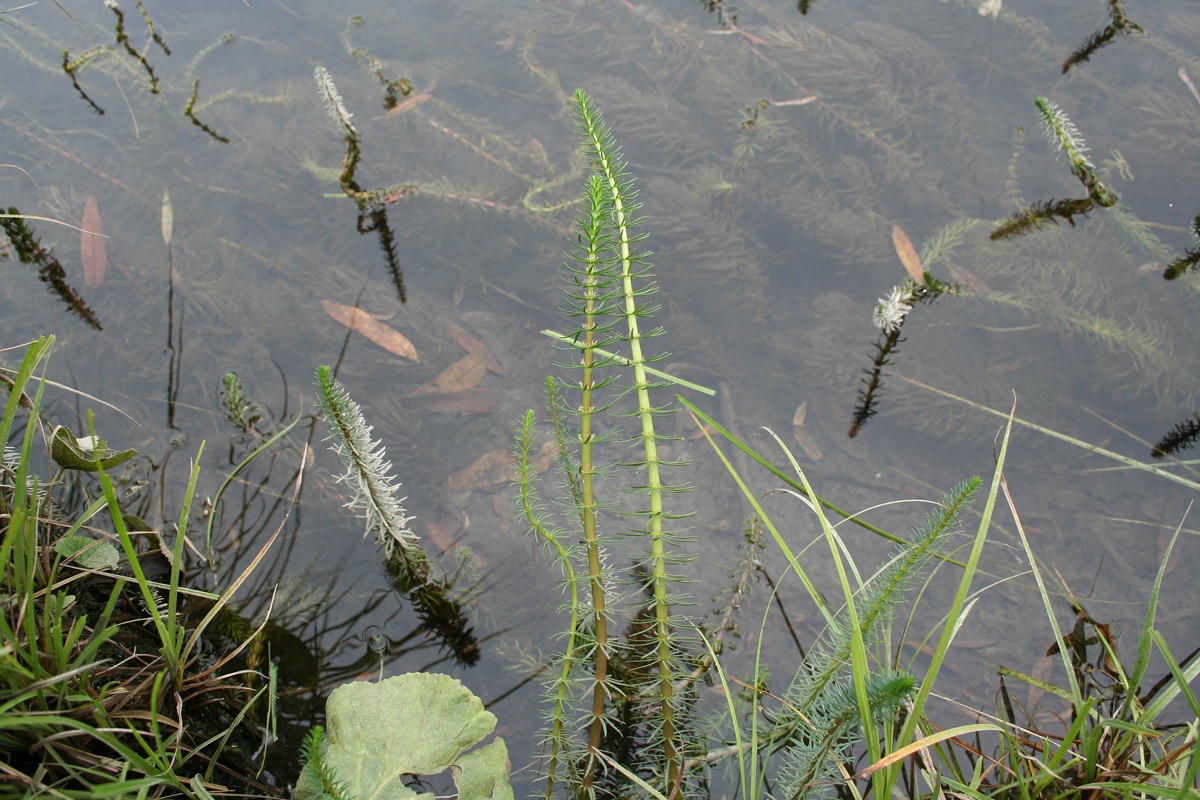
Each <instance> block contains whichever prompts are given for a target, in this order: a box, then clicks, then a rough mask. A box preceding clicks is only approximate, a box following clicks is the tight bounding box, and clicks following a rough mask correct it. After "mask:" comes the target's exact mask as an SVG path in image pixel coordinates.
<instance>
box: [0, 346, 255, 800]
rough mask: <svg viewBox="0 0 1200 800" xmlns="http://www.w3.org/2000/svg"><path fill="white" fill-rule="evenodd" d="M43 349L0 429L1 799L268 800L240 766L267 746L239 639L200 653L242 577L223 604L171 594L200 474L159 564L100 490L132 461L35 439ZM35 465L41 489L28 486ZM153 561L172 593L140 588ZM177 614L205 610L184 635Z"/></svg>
mask: <svg viewBox="0 0 1200 800" xmlns="http://www.w3.org/2000/svg"><path fill="white" fill-rule="evenodd" d="M53 342H54V339H53V337H48V338H42V339H38V340H37V341H35V342H33V343H31V344H30V345H29V346H28V348H27V350H26V354H25V357H24V360H23V361H22V363H21V366H20V368H19V370H18V371H17V372H16V374H15V376H14V377H13V378H12V381H11V383H10V384H9V386H8V395H7V397H8V399H7V403H6V405H5V407H4V416H3V421H2V422H0V442H4V443H5V444H4V458H3V462H2V464H0V522H2V528H0V531H2V538H0V569H3V572H2V574H0V587H2V589H0V591H2V592H3V603H2V607H0V637H2V641H3V645H2V646H0V720H2V721H0V773H2V775H3V777H2V778H0V796H13V797H16V796H30V795H53V796H57V797H97V796H120V795H140V796H144V797H161V796H183V797H206V796H222V795H230V794H238V795H243V796H244V795H245V794H246V793H248V792H249V793H271V787H270V786H269V785H267V784H266V783H264V782H262V781H260V780H259V779H258V777H257V776H258V773H259V772H260V770H261V765H255V764H254V763H253V762H252V761H251V760H250V759H249V758H248V757H247V756H245V755H242V754H241V753H242V751H245V752H253V750H254V749H255V747H257V746H258V745H261V744H264V743H265V741H266V737H267V733H266V731H267V730H268V727H267V726H266V723H267V716H268V707H269V704H268V703H267V702H266V692H267V689H266V685H267V684H266V681H262V682H261V685H260V686H259V687H258V688H255V683H256V681H254V680H251V679H250V676H248V675H246V674H245V673H243V672H241V671H239V670H238V669H237V662H236V661H235V659H236V658H237V656H238V654H239V653H240V652H241V651H242V650H243V649H244V648H246V647H247V646H248V645H250V644H251V641H250V639H247V640H245V641H242V642H239V643H237V645H236V647H234V648H232V649H231V650H226V651H217V652H208V653H206V654H205V655H204V656H203V657H201V656H200V654H199V648H198V644H199V642H200V638H201V637H202V636H203V635H204V632H205V629H206V627H207V626H208V624H209V623H210V622H211V621H212V620H213V619H214V618H215V617H216V616H217V615H218V613H219V612H220V610H221V609H222V608H224V607H225V606H227V604H228V603H229V600H230V598H231V596H232V594H233V592H234V590H236V588H237V587H238V586H239V585H240V584H241V583H242V582H243V581H244V580H245V578H246V577H247V575H248V574H249V572H250V570H252V569H253V565H252V566H251V567H250V568H249V569H247V570H246V571H245V572H243V573H242V575H241V576H240V577H239V578H237V579H236V580H235V581H233V584H232V586H231V587H230V588H229V589H228V590H227V591H226V592H224V593H223V594H221V595H219V596H218V595H213V594H210V593H206V592H199V591H196V590H192V589H188V588H187V587H185V586H182V585H181V573H182V561H183V558H184V552H183V544H184V538H185V535H186V531H187V524H188V517H189V512H190V508H191V498H192V496H193V494H194V491H195V486H196V480H197V477H198V474H199V467H198V466H196V467H193V469H192V470H191V474H190V481H189V485H188V491H187V495H186V499H185V502H184V504H183V508H182V509H181V512H180V516H179V520H178V534H177V535H176V536H175V539H174V542H172V543H171V545H170V547H169V548H168V547H167V545H166V544H165V542H164V541H163V538H160V537H159V535H158V534H156V533H155V532H153V531H150V530H149V526H147V525H146V524H145V523H144V522H143V521H142V520H140V519H138V518H137V517H136V516H133V515H132V514H130V513H128V511H126V510H125V509H123V508H122V504H121V501H120V500H118V497H117V494H116V491H115V489H114V485H113V481H112V480H111V479H110V477H109V475H108V474H107V470H110V469H114V468H116V467H118V466H119V465H120V464H121V463H123V462H124V461H127V460H129V459H130V458H132V457H133V456H134V455H136V453H135V451H133V450H124V451H113V450H110V449H109V448H108V446H107V444H106V443H105V442H104V441H103V440H101V439H99V438H98V437H97V436H96V435H95V432H94V430H89V432H88V433H89V435H88V436H81V437H76V436H75V435H74V434H73V433H72V432H71V431H69V430H68V429H66V428H64V427H61V426H60V427H56V428H54V430H53V432H52V433H50V434H49V435H48V436H47V435H46V434H45V430H46V425H45V420H44V419H43V417H42V416H41V413H40V409H41V401H42V391H43V388H44V385H45V384H44V382H43V381H41V380H40V379H37V378H36V377H35V373H36V372H37V371H38V370H39V369H41V370H44V368H45V364H46V360H47V359H48V357H49V354H50V351H51V348H52V346H53ZM89 425H91V422H90V419H89ZM39 433H40V434H41V435H42V437H43V442H42V443H41V445H40V446H38V442H37V439H38V438H39ZM10 441H12V442H13V446H11V447H10V445H9V443H10ZM200 452H201V453H202V452H203V446H201V448H200ZM198 455H199V454H198ZM43 458H45V462H44V463H47V464H49V465H51V468H52V471H51V472H50V473H49V474H48V475H41V474H39V473H38V471H37V466H36V465H37V464H38V463H39V462H40V461H41V459H43ZM88 475H94V476H95V477H96V478H97V479H98V486H97V485H96V484H95V483H92V482H85V480H84V479H85V478H86V477H87V476H88ZM71 484H75V486H76V487H77V488H80V489H82V491H77V492H74V493H73V494H71V495H70V496H73V497H78V498H80V500H79V502H78V503H72V502H71V501H70V500H69V499H68V497H69V495H68V491H67V488H68V487H69V486H70V485H71ZM273 538H274V537H272V540H273ZM153 540H157V541H158V542H159V546H158V547H152V548H150V550H151V552H147V548H145V547H143V546H142V545H143V544H144V543H145V542H146V541H153ZM269 546H270V543H269V542H268V544H267V547H269ZM265 549H266V548H264V552H265ZM164 555H166V556H168V561H169V564H170V567H169V578H167V579H166V580H165V581H163V580H157V581H156V580H152V579H151V578H149V577H147V571H148V567H147V564H146V563H144V562H147V560H148V559H155V558H162V557H163V556H164ZM261 555H262V554H261V553H260V557H261ZM257 561H258V559H255V562H256V563H257ZM189 599H198V600H203V601H205V602H206V603H207V604H208V607H209V609H210V610H209V612H208V613H207V614H206V615H204V617H203V619H202V620H201V621H200V622H199V623H198V624H196V625H195V627H193V628H192V629H191V630H190V631H188V630H186V629H185V628H184V626H183V624H182V620H183V619H184V606H185V605H186V603H187V602H188V601H189ZM259 632H261V628H260V629H259V631H255V632H254V634H251V637H250V638H251V639H252V638H253V637H254V636H255V635H257V634H258V633H259ZM231 744H239V745H243V747H242V748H234V747H230V745H231Z"/></svg>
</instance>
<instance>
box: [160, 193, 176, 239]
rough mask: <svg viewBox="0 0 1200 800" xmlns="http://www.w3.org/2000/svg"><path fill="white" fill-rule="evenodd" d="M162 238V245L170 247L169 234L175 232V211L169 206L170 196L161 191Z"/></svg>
mask: <svg viewBox="0 0 1200 800" xmlns="http://www.w3.org/2000/svg"><path fill="white" fill-rule="evenodd" d="M161 222H162V237H163V244H165V245H166V246H167V247H170V246H171V234H172V233H173V232H174V231H175V209H174V208H173V207H172V206H171V195H169V194H167V190H166V189H163V202H162V220H161Z"/></svg>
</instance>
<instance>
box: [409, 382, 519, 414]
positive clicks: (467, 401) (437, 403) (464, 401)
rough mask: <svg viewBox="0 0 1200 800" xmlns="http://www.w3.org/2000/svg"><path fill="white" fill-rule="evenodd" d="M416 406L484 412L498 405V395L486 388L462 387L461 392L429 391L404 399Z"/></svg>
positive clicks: (453, 411)
mask: <svg viewBox="0 0 1200 800" xmlns="http://www.w3.org/2000/svg"><path fill="white" fill-rule="evenodd" d="M405 402H406V403H408V404H409V405H411V406H415V407H416V408H427V409H429V410H430V411H448V412H451V413H459V414H484V413H486V412H488V411H491V410H492V409H493V408H495V407H496V406H498V405H500V395H498V394H496V393H495V392H490V391H488V390H487V389H479V388H475V389H463V390H462V391H461V392H449V393H445V392H430V393H429V394H419V395H416V396H414V397H410V398H408V399H407V400H406V401H405Z"/></svg>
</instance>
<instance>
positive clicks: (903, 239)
mask: <svg viewBox="0 0 1200 800" xmlns="http://www.w3.org/2000/svg"><path fill="white" fill-rule="evenodd" d="M892 244H893V245H895V247H896V255H898V256H900V263H901V264H903V265H904V269H906V270H907V271H908V277H910V278H912V279H913V280H914V281H916V282H917V283H920V284H923V283H925V270H924V269H923V268H922V267H921V257H920V256H918V255H917V248H915V247H913V243H912V239H909V238H908V234H907V233H905V232H904V229H903V228H901V227H900V226H899V225H893V226H892Z"/></svg>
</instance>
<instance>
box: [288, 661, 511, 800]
mask: <svg viewBox="0 0 1200 800" xmlns="http://www.w3.org/2000/svg"><path fill="white" fill-rule="evenodd" d="M325 715H326V720H327V729H326V730H327V738H326V741H325V744H324V747H323V756H322V761H323V762H324V765H325V768H326V770H328V772H329V773H330V774H331V775H332V776H333V777H334V778H335V780H336V782H337V783H339V784H341V785H344V787H345V795H346V797H347V798H354V800H414V799H415V798H420V799H421V800H432V797H433V795H431V794H418V793H417V792H415V791H413V790H412V789H410V788H408V787H407V786H405V785H404V781H405V777H406V776H408V775H418V776H420V775H435V774H437V773H439V772H443V771H445V770H446V769H447V768H454V769H453V775H454V779H455V782H456V784H457V785H458V788H459V796H460V797H461V798H462V799H463V800H512V796H513V794H512V789H511V788H510V787H509V782H508V752H507V750H506V749H505V745H504V740H503V739H500V738H497V739H495V741H493V742H491V743H490V744H488V745H487V746H486V747H481V748H479V749H477V750H475V751H473V752H470V753H468V752H467V750H469V749H470V748H472V747H474V746H475V745H477V744H479V742H480V741H481V740H482V739H483V738H484V737H486V736H487V735H488V734H490V733H491V732H492V731H493V730H494V729H495V727H496V717H495V716H494V715H493V714H491V713H490V712H488V711H485V710H484V708H483V703H482V702H481V701H480V700H479V698H478V697H476V696H475V695H473V694H472V693H471V691H470V690H469V689H467V688H466V687H465V686H463V685H462V684H461V683H460V682H459V681H457V680H455V679H454V678H451V677H449V676H447V675H438V674H432V673H410V674H407V675H398V676H396V677H394V678H388V679H387V680H384V681H381V682H380V683H367V682H356V683H348V684H345V685H343V686H339V687H338V688H337V689H334V690H333V693H332V694H331V695H330V696H329V701H328V702H327V704H326V706H325ZM323 796H325V793H324V791H323V789H322V785H321V782H320V780H319V778H318V777H317V775H316V770H315V769H314V766H313V765H312V764H311V763H310V764H309V765H307V766H306V767H305V769H304V771H303V772H302V773H301V774H300V779H299V781H297V783H296V789H295V798H296V800H321V798H322V797H323Z"/></svg>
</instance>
